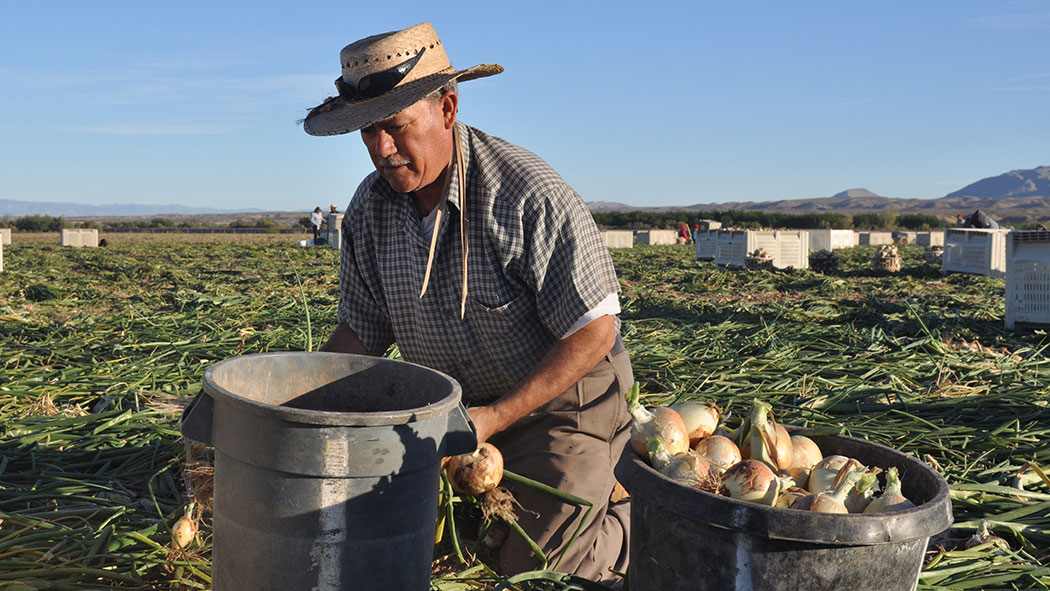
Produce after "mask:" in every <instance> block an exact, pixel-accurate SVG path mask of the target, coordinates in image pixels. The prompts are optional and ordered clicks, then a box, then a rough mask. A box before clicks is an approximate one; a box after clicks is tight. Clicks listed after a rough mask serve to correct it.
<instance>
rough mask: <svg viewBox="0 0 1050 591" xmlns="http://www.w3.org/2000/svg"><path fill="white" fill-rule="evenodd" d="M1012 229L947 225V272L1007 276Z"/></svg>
mask: <svg viewBox="0 0 1050 591" xmlns="http://www.w3.org/2000/svg"><path fill="white" fill-rule="evenodd" d="M1009 233H1010V230H1001V229H1000V230H985V229H978V228H948V229H946V230H945V231H944V255H943V257H944V258H943V262H942V263H941V271H942V272H944V273H971V274H974V275H986V276H988V277H1005V276H1006V236H1007V234H1009Z"/></svg>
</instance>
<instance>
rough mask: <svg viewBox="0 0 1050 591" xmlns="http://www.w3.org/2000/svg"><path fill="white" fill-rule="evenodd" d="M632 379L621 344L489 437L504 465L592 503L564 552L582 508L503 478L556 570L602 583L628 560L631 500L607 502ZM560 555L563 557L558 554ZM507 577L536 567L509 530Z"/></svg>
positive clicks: (626, 426) (625, 434)
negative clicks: (546, 400) (554, 395)
mask: <svg viewBox="0 0 1050 591" xmlns="http://www.w3.org/2000/svg"><path fill="white" fill-rule="evenodd" d="M633 382H634V375H633V373H632V372H631V361H630V358H629V357H628V355H627V353H626V352H625V351H623V350H622V349H621V350H620V351H619V352H617V353H615V354H613V353H610V354H609V355H608V356H607V357H606V358H605V359H604V360H602V362H600V363H599V364H598V365H596V366H595V367H594V369H592V370H591V371H590V372H589V373H588V374H587V375H586V376H584V377H583V378H582V379H581V380H580V381H579V382H577V383H576V384H575V385H574V386H573V387H571V388H569V389H568V390H566V391H565V392H562V393H561V394H560V395H558V397H557V398H555V399H554V400H552V401H551V402H549V403H547V404H546V405H544V406H542V407H540V408H539V409H537V410H536V411H535V412H533V413H531V414H529V415H527V416H526V417H524V418H522V419H521V420H519V421H518V422H516V423H514V424H513V425H511V427H510V428H508V429H506V430H505V431H502V432H500V433H499V434H497V435H495V436H493V437H492V438H491V442H492V444H493V445H495V446H496V447H498V448H499V449H500V451H501V452H502V453H503V459H504V465H505V467H506V469H507V470H510V471H511V472H514V473H516V474H520V475H522V476H527V477H528V478H531V479H533V480H537V481H539V482H542V483H544V484H547V485H549V486H552V487H554V488H556V489H558V490H561V491H563V492H568V493H571V494H573V495H575V496H577V497H580V498H583V499H586V500H588V501H590V502H591V503H593V504H594V508H593V509H592V510H591V514H590V516H589V518H588V525H587V526H586V527H585V528H584V529H583V531H582V532H581V533H580V535H579V537H577V538H576V540H575V541H573V543H572V545H571V546H569V548H568V551H567V552H563V550H564V548H565V545H566V543H567V542H568V541H569V539H570V538H571V537H572V534H573V532H574V531H575V530H576V528H577V526H578V525H579V523H580V520H581V518H582V517H583V514H584V512H585V511H586V507H579V506H576V505H573V504H568V503H565V502H563V501H561V500H560V499H558V498H556V497H554V496H552V495H550V494H548V493H546V492H542V491H538V490H536V489H534V488H530V487H525V486H520V485H513V483H509V482H505V483H504V485H505V486H507V488H510V489H511V490H512V492H513V493H514V496H515V498H516V499H517V500H518V502H519V503H521V505H522V507H519V508H517V512H518V522H519V523H520V524H521V526H522V528H523V529H524V530H525V531H526V532H527V533H528V534H529V536H530V537H532V539H533V540H534V541H535V542H536V543H537V545H539V547H540V548H541V549H543V551H544V552H545V553H546V554H547V557H548V560H549V562H550V564H549V567H553V566H554V563H555V562H558V560H559V558H560V560H561V562H560V563H559V564H558V567H557V570H558V571H561V572H567V573H574V574H576V575H578V576H581V577H584V578H587V579H590V580H596V581H603V582H607V583H609V582H614V581H616V580H617V577H616V576H615V575H613V574H612V573H611V572H610V569H613V570H616V571H618V572H625V571H626V569H627V561H628V558H629V552H628V541H629V538H630V536H629V534H630V501H629V500H625V501H620V502H618V503H615V504H612V505H610V504H609V495H610V493H611V492H612V489H613V485H614V484H615V482H616V481H615V478H614V476H613V467H614V466H615V465H616V462H617V461H618V460H619V459H620V454H621V452H622V451H623V449H624V446H625V445H626V444H627V442H628V440H629V439H630V422H631V417H630V414H629V413H628V412H627V403H626V400H625V398H624V394H625V393H626V391H627V389H628V388H629V387H630V386H631V384H632V383H633ZM563 554H564V556H563ZM500 567H501V570H502V571H503V573H504V574H506V575H509V574H511V573H517V572H523V571H527V570H533V569H536V568H538V567H539V561H538V560H537V559H536V557H535V556H533V554H532V551H531V550H530V549H529V547H528V545H527V544H526V543H525V541H524V540H522V539H521V537H520V536H518V535H516V534H514V533H513V532H512V533H511V534H510V536H509V537H508V538H507V541H506V542H505V543H504V545H503V548H502V550H501V554H500Z"/></svg>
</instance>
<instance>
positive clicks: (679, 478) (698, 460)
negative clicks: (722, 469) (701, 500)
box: [653, 449, 719, 491]
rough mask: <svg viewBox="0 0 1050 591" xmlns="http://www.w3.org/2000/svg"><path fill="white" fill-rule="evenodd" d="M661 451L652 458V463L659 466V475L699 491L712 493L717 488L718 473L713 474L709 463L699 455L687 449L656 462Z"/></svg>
mask: <svg viewBox="0 0 1050 591" xmlns="http://www.w3.org/2000/svg"><path fill="white" fill-rule="evenodd" d="M662 451H663V450H662V449H661V450H660V451H658V452H656V455H654V456H653V460H654V463H659V464H660V468H659V469H658V471H659V472H660V474H663V475H664V476H666V477H668V478H670V479H671V480H674V481H675V482H678V483H680V484H684V485H686V486H691V487H693V488H698V489H701V490H707V491H714V490H716V489H717V488H718V481H719V479H718V472H715V471H714V469H713V468H712V466H711V462H708V461H707V459H705V458H704V457H703V456H701V455H700V454H698V453H696V452H695V451H693V450H691V449H687V450H685V451H684V452H682V453H678V454H675V455H673V456H670V457H668V458H661V460H660V461H659V462H657V460H656V458H657V456H659V455H663V454H662V453H661V452H662Z"/></svg>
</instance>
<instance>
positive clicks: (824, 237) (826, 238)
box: [806, 229, 857, 252]
mask: <svg viewBox="0 0 1050 591" xmlns="http://www.w3.org/2000/svg"><path fill="white" fill-rule="evenodd" d="M806 231H807V232H809V252H816V251H818V250H836V249H839V248H850V247H853V246H856V245H857V243H856V239H857V235H856V233H855V232H854V231H853V230H827V229H821V230H806Z"/></svg>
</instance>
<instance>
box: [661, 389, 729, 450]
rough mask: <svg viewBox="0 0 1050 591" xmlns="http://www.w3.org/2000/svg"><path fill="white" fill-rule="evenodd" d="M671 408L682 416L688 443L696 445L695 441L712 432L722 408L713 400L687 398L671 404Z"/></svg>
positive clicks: (716, 426)
mask: <svg viewBox="0 0 1050 591" xmlns="http://www.w3.org/2000/svg"><path fill="white" fill-rule="evenodd" d="M671 408H672V409H674V411H675V412H677V413H678V414H679V415H680V416H681V417H682V421H683V423H684V424H685V430H686V433H688V434H689V444H690V445H696V442H697V441H700V440H701V439H703V438H705V437H708V436H710V435H711V434H713V433H714V432H715V429H716V428H718V419H719V418H720V417H721V416H722V409H720V408H718V405H716V404H715V403H714V402H700V401H698V400H689V401H686V402H679V403H677V404H672V405H671Z"/></svg>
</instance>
